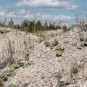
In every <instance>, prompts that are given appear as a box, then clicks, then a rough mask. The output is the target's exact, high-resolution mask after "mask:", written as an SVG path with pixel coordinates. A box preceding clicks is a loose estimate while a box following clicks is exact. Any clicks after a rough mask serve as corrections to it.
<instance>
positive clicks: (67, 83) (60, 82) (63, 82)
mask: <svg viewBox="0 0 87 87" xmlns="http://www.w3.org/2000/svg"><path fill="white" fill-rule="evenodd" d="M69 84H70V82H68V81H59V86H65V85H69Z"/></svg>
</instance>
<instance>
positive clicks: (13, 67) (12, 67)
mask: <svg viewBox="0 0 87 87" xmlns="http://www.w3.org/2000/svg"><path fill="white" fill-rule="evenodd" d="M19 67H21V65H20V64H18V63H17V64H13V65H11V66H10V68H11V70H12V71H14V70H15V69H18V68H19Z"/></svg>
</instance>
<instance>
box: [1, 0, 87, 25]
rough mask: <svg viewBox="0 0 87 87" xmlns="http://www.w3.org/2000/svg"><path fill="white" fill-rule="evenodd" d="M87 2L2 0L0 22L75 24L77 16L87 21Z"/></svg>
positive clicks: (70, 0)
mask: <svg viewBox="0 0 87 87" xmlns="http://www.w3.org/2000/svg"><path fill="white" fill-rule="evenodd" d="M86 11H87V0H0V21H4V20H5V18H6V22H8V21H10V19H11V18H12V19H13V20H14V22H15V23H21V22H22V21H23V20H25V19H28V20H41V21H42V22H45V21H47V22H52V23H54V22H56V23H60V22H62V23H64V24H73V23H75V14H77V13H79V14H80V16H81V19H85V20H86V16H87V13H86Z"/></svg>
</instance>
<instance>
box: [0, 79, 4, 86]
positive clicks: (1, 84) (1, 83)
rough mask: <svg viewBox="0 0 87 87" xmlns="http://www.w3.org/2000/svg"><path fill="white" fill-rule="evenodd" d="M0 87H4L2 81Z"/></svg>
mask: <svg viewBox="0 0 87 87" xmlns="http://www.w3.org/2000/svg"><path fill="white" fill-rule="evenodd" d="M0 87H4V85H3V81H2V80H1V79H0Z"/></svg>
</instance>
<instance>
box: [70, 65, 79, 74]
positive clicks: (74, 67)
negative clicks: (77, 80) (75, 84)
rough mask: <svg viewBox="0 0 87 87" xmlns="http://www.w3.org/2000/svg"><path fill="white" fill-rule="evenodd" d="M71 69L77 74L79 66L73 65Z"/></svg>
mask: <svg viewBox="0 0 87 87" xmlns="http://www.w3.org/2000/svg"><path fill="white" fill-rule="evenodd" d="M70 71H71V74H77V73H78V72H79V70H78V67H77V66H72V67H71V69H70Z"/></svg>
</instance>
